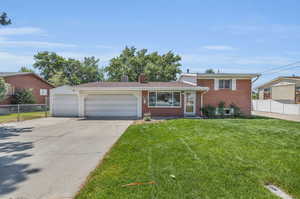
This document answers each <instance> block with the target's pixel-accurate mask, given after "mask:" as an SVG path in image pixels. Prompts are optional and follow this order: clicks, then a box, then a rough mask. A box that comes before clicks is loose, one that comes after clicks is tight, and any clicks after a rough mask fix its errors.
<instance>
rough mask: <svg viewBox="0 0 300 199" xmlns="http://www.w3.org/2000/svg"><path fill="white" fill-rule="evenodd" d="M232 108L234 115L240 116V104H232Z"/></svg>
mask: <svg viewBox="0 0 300 199" xmlns="http://www.w3.org/2000/svg"><path fill="white" fill-rule="evenodd" d="M230 108H232V109H233V116H234V117H240V116H241V115H242V113H241V109H240V108H239V107H238V106H236V105H235V104H230Z"/></svg>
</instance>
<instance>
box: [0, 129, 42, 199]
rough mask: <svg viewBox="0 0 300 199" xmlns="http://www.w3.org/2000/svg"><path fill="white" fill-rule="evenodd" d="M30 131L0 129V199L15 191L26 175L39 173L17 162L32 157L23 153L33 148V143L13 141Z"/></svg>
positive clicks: (28, 165) (25, 164)
mask: <svg viewBox="0 0 300 199" xmlns="http://www.w3.org/2000/svg"><path fill="white" fill-rule="evenodd" d="M32 129H33V128H32V127H30V128H15V127H8V126H6V127H0V155H1V156H0V198H1V195H4V194H8V193H11V192H13V191H15V190H16V189H17V184H18V183H21V182H23V181H25V180H26V179H27V176H28V175H30V174H34V173H37V172H39V171H41V169H38V168H30V164H28V163H20V162H19V161H20V160H22V159H25V158H29V157H31V156H32V155H31V154H29V153H27V152H25V151H27V150H29V149H32V148H33V147H34V145H33V142H22V141H21V142H20V141H14V139H15V138H16V136H19V135H20V134H21V133H26V132H31V131H32ZM10 140H12V141H10Z"/></svg>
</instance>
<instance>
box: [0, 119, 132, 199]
mask: <svg viewBox="0 0 300 199" xmlns="http://www.w3.org/2000/svg"><path fill="white" fill-rule="evenodd" d="M131 123H132V121H126V120H80V119H75V118H43V119H35V120H30V121H24V122H20V123H10V124H7V125H5V126H3V125H1V126H0V198H1V199H6V198H7V199H17V198H18V199H43V198H47V199H62V198H64V199H65V198H72V197H73V196H74V195H75V194H76V192H77V191H78V190H79V189H80V187H81V185H82V184H83V183H84V182H85V180H86V177H87V176H88V175H89V173H90V172H91V171H92V170H93V169H94V168H95V167H96V166H97V164H98V163H99V161H100V160H101V159H102V158H103V156H104V155H105V153H106V152H107V151H108V150H109V149H110V147H111V146H112V145H113V144H114V143H115V142H116V141H117V139H118V138H119V137H120V136H121V135H122V133H123V132H124V131H125V130H126V129H127V127H128V126H129V125H130V124H131Z"/></svg>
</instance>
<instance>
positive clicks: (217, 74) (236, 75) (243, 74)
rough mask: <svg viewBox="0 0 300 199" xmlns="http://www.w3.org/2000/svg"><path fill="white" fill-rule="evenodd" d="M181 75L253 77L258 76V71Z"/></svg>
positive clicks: (188, 74) (189, 74)
mask: <svg viewBox="0 0 300 199" xmlns="http://www.w3.org/2000/svg"><path fill="white" fill-rule="evenodd" d="M181 76H192V77H195V76H197V77H198V78H199V77H203V78H220V77H225V78H255V77H259V76H260V74H259V73H185V74H182V75H181Z"/></svg>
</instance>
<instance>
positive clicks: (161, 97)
mask: <svg viewBox="0 0 300 199" xmlns="http://www.w3.org/2000/svg"><path fill="white" fill-rule="evenodd" d="M180 96H181V95H180V92H167V91H160V92H149V100H148V105H149V106H150V107H180V104H181V103H180V102H181V99H180Z"/></svg>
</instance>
